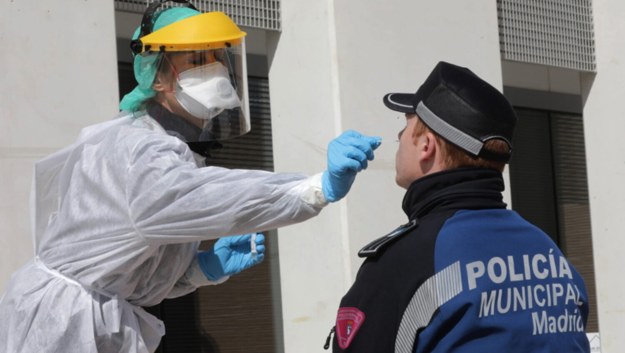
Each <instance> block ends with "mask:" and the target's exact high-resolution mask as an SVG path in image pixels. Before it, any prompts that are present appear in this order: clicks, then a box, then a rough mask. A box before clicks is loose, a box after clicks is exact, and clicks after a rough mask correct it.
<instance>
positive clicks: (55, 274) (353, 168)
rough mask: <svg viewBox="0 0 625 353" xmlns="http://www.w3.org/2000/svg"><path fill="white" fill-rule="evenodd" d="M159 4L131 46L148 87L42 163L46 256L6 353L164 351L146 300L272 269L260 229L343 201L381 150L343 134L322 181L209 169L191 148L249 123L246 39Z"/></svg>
mask: <svg viewBox="0 0 625 353" xmlns="http://www.w3.org/2000/svg"><path fill="white" fill-rule="evenodd" d="M159 5H160V2H157V3H155V4H154V5H152V6H150V7H149V8H148V10H147V11H146V14H145V16H144V18H145V20H144V21H143V23H142V26H141V29H140V30H138V32H137V33H136V38H138V39H137V40H135V41H134V42H133V44H132V47H133V51H134V52H135V53H136V56H135V62H134V69H135V75H136V78H137V81H138V83H139V85H138V87H137V88H136V89H135V90H134V91H133V92H132V93H130V94H128V95H127V96H125V97H124V99H123V100H122V102H121V107H122V110H123V111H124V112H123V114H122V115H121V116H120V117H118V118H116V119H114V120H112V121H109V122H105V123H101V124H98V125H94V126H91V127H88V128H86V129H84V130H83V131H82V133H81V134H80V136H79V138H78V140H77V141H76V142H75V143H74V144H72V145H70V146H68V147H66V148H65V149H63V150H61V151H59V152H57V153H55V154H53V155H51V156H49V157H47V158H45V159H43V160H42V161H40V162H38V163H36V165H35V180H34V192H33V195H34V200H33V201H34V203H33V204H34V224H33V228H34V233H35V239H36V258H35V259H34V260H33V261H31V262H29V263H27V264H26V265H25V266H24V267H22V268H21V269H19V270H18V271H17V272H16V273H15V274H14V275H13V277H12V278H11V281H10V283H9V284H8V286H7V290H6V292H5V293H4V294H3V296H2V299H0V352H3V353H16V352H20V353H34V352H37V353H45V352H55V353H60V352H62V353H91V352H92V353H96V352H99V353H108V352H110V353H113V352H115V353H118V352H131V353H135V352H153V351H154V350H155V349H156V348H157V346H158V344H159V342H160V338H161V336H162V335H163V334H164V332H165V330H164V327H163V324H162V322H161V321H159V320H158V319H157V318H155V317H153V316H152V315H150V314H148V313H147V312H145V311H144V310H143V309H141V306H152V305H155V304H158V303H159V302H161V301H162V300H163V299H165V298H173V297H178V296H181V295H184V294H187V293H189V292H192V291H194V290H195V289H196V288H198V287H199V286H203V285H209V284H217V283H221V282H223V281H225V280H226V279H227V278H228V277H229V276H231V275H234V274H236V273H238V272H240V271H242V270H245V269H246V268H249V267H250V266H253V265H255V264H257V263H259V262H260V261H262V260H263V252H264V246H263V238H262V235H261V234H253V235H252V234H250V233H254V232H258V231H264V230H268V229H272V228H277V227H281V226H284V225H288V224H293V223H297V222H302V221H304V220H306V219H308V218H310V217H313V216H315V215H317V214H318V213H319V212H320V210H321V209H322V208H323V207H324V206H325V205H326V204H327V203H328V202H333V201H337V200H339V199H341V198H342V197H343V196H345V194H346V193H347V192H348V191H349V188H350V186H351V184H352V182H353V181H354V177H355V175H356V173H357V172H358V171H360V170H362V169H364V168H366V166H367V161H368V160H372V159H373V150H374V149H375V148H377V147H378V145H379V144H380V139H379V138H377V137H368V136H364V135H361V134H359V133H357V132H354V131H349V132H346V133H344V134H342V135H341V136H339V137H338V138H336V139H335V140H333V141H331V142H330V144H329V146H328V164H327V170H326V171H325V172H323V173H320V174H319V175H315V176H312V177H308V176H305V175H301V174H290V173H289V174H288V173H270V172H264V171H255V170H231V169H224V168H218V167H203V166H202V165H201V162H198V161H201V160H203V158H198V157H199V155H198V154H197V153H194V152H192V150H191V149H190V146H191V147H193V148H194V149H195V150H197V151H202V150H203V149H205V148H206V146H208V145H209V144H210V141H215V140H219V139H224V138H229V137H234V136H236V135H238V134H241V133H245V132H247V131H248V130H249V128H250V125H249V114H248V108H247V97H246V91H247V90H246V84H245V79H246V75H245V74H246V73H245V61H244V60H245V51H244V35H245V33H243V32H241V31H240V29H239V28H238V27H237V26H236V25H235V24H234V23H233V22H232V21H231V20H230V19H229V18H228V17H227V16H225V15H224V14H223V13H204V14H200V13H199V12H198V11H196V10H194V9H193V8H192V6H190V5H189V4H187V7H175V8H171V9H166V10H162V11H156V10H157V9H158V6H159ZM202 141H204V142H202ZM234 234H247V235H242V236H230V235H234ZM254 236H255V243H254V244H255V246H256V251H257V252H258V253H257V255H256V256H254V254H252V250H251V248H252V245H251V241H252V239H253V237H254ZM218 237H221V238H220V239H219V240H218V241H217V242H216V243H215V245H214V248H213V249H212V250H210V251H205V252H202V251H198V245H199V242H200V241H202V240H206V239H214V238H218Z"/></svg>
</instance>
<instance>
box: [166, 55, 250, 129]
mask: <svg viewBox="0 0 625 353" xmlns="http://www.w3.org/2000/svg"><path fill="white" fill-rule="evenodd" d="M176 85H177V88H176V99H177V100H178V102H179V103H180V105H181V106H182V107H183V108H184V109H185V110H186V111H187V112H189V114H191V115H193V116H195V117H197V118H200V119H205V120H209V119H212V118H214V117H216V116H217V115H219V114H220V113H221V112H222V111H224V110H226V109H234V108H238V107H240V106H241V101H240V100H239V96H238V95H237V91H236V90H235V88H234V87H233V86H232V84H231V83H230V77H229V75H228V70H227V69H226V67H225V66H224V65H222V64H221V63H220V62H213V63H210V64H206V65H202V66H198V67H194V68H192V69H189V70H186V71H183V72H181V73H180V74H179V75H178V80H177V83H176Z"/></svg>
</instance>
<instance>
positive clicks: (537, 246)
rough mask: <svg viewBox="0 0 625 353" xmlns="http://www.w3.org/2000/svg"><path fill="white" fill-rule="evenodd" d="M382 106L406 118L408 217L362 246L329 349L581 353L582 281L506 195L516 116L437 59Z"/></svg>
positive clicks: (402, 180) (483, 85) (463, 71)
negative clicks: (418, 80)
mask: <svg viewBox="0 0 625 353" xmlns="http://www.w3.org/2000/svg"><path fill="white" fill-rule="evenodd" d="M384 104H385V105H386V106H387V107H388V108H390V109H392V110H394V111H398V112H402V113H405V117H406V126H405V128H404V129H403V130H402V131H401V132H400V133H399V149H398V151H397V155H396V182H397V184H398V185H399V186H401V187H402V188H405V189H406V194H405V197H404V200H403V205H402V206H403V210H404V212H405V213H406V216H407V219H408V222H407V223H406V224H405V225H403V226H401V227H399V228H397V229H396V230H395V231H393V232H391V233H390V234H388V235H387V236H385V237H382V238H380V239H377V240H375V241H374V242H372V243H370V244H369V245H367V246H365V247H364V248H363V249H362V250H361V251H360V253H359V255H360V256H361V257H365V258H366V260H365V262H364V263H363V265H362V267H361V268H360V271H359V272H358V275H357V277H356V281H355V283H354V284H353V286H352V287H351V289H350V290H349V291H348V292H347V294H346V295H345V296H344V297H343V299H342V300H341V303H340V308H339V309H338V314H337V318H336V326H335V327H334V328H333V332H334V334H335V336H334V341H333V351H334V352H337V353H338V352H358V353H367V352H372V353H373V352H376V353H379V352H395V353H413V352H417V353H422V352H445V353H449V352H472V353H473V352H519V353H527V352H567V353H571V352H589V344H588V340H587V338H586V335H585V332H584V331H585V326H586V319H587V316H588V297H587V293H586V289H585V287H584V282H583V280H582V278H581V277H580V275H579V273H578V272H577V271H576V270H575V269H574V268H573V266H572V265H571V264H570V263H569V262H568V261H567V259H566V258H565V257H564V255H563V254H562V252H561V251H560V250H559V249H558V246H557V245H556V244H554V243H553V242H552V240H551V239H550V237H549V236H548V235H546V234H545V233H544V232H542V231H541V230H540V229H538V228H537V227H535V226H533V225H532V224H530V223H528V222H527V221H526V220H524V219H523V218H521V217H520V216H519V215H518V214H517V213H516V212H514V211H512V210H508V209H506V204H505V203H504V202H503V201H502V200H503V199H502V194H501V193H502V191H503V190H504V182H503V178H502V171H503V169H504V167H505V164H506V163H507V161H508V159H509V158H510V156H511V153H512V143H511V141H512V135H513V131H514V127H515V122H516V117H515V114H514V111H513V109H512V107H511V106H510V104H509V103H508V101H507V100H506V99H505V98H504V96H503V95H502V94H501V93H500V92H499V91H498V90H496V89H495V88H494V87H492V86H491V85H489V84H488V83H487V82H485V81H484V80H482V79H480V78H479V77H478V76H476V75H475V74H474V73H473V72H471V71H470V70H468V69H467V68H463V67H459V66H456V65H453V64H450V63H446V62H440V63H438V64H437V65H436V67H435V68H434V70H433V71H432V72H431V74H430V75H429V76H428V78H427V79H426V80H425V82H424V83H423V84H422V85H421V86H420V88H419V89H418V90H417V92H416V93H414V94H413V93H406V94H402V93H391V94H387V95H386V96H385V97H384ZM331 333H332V332H331Z"/></svg>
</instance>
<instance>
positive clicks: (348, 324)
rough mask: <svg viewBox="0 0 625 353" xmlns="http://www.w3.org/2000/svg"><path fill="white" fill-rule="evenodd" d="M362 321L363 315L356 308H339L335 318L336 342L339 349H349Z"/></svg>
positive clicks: (363, 319)
mask: <svg viewBox="0 0 625 353" xmlns="http://www.w3.org/2000/svg"><path fill="white" fill-rule="evenodd" d="M364 321H365V313H363V312H362V311H360V310H358V308H351V307H347V308H339V313H338V315H337V316H336V340H337V342H338V344H339V347H341V349H346V348H347V347H349V345H350V343H352V340H353V339H354V337H355V336H356V332H358V329H359V328H360V326H362V323H363V322H364Z"/></svg>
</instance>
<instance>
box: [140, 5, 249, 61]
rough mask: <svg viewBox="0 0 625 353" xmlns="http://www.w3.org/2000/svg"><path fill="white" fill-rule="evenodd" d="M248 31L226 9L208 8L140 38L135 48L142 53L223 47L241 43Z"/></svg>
mask: <svg viewBox="0 0 625 353" xmlns="http://www.w3.org/2000/svg"><path fill="white" fill-rule="evenodd" d="M245 35H246V33H245V32H243V31H241V29H239V27H238V26H237V25H236V24H235V23H234V22H233V21H232V20H231V19H230V17H228V16H226V14H224V13H223V12H206V13H203V14H200V15H196V16H192V17H189V18H185V19H184V20H181V21H178V22H175V23H172V24H170V25H168V26H165V27H163V28H161V29H159V30H157V31H154V32H152V33H150V34H148V35H146V36H144V37H142V38H139V40H138V41H136V42H137V43H136V44H135V47H133V51H134V52H135V54H140V53H144V52H148V51H165V52H172V51H188V50H207V49H219V48H226V47H230V46H233V45H239V44H241V42H242V41H243V38H244V37H245ZM137 44H138V45H137Z"/></svg>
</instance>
